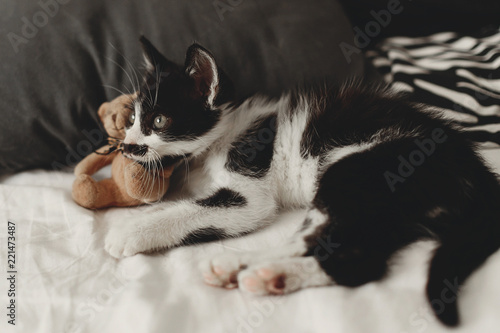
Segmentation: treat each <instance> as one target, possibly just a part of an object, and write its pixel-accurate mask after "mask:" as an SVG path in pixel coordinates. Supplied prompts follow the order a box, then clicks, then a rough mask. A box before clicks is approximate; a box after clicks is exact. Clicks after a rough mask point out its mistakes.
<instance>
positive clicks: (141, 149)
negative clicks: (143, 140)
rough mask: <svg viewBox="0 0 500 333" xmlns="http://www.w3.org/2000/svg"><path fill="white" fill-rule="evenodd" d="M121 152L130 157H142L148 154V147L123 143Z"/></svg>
mask: <svg viewBox="0 0 500 333" xmlns="http://www.w3.org/2000/svg"><path fill="white" fill-rule="evenodd" d="M123 151H124V152H126V153H129V154H132V155H137V156H144V155H146V153H147V152H148V146H146V145H136V144H127V143H124V144H123Z"/></svg>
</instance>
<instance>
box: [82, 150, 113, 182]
mask: <svg viewBox="0 0 500 333" xmlns="http://www.w3.org/2000/svg"><path fill="white" fill-rule="evenodd" d="M109 148H110V146H104V147H101V148H99V149H98V150H97V152H98V153H101V154H103V153H105V152H106V151H108V150H109ZM117 153H118V152H117V151H115V152H112V153H110V154H107V155H99V154H96V153H92V154H90V155H88V156H87V157H85V158H84V159H83V160H81V161H80V163H78V164H77V165H76V167H75V175H76V176H78V175H82V174H85V175H93V174H94V173H96V172H97V171H99V170H100V169H102V168H104V167H105V166H106V165H109V164H111V162H113V159H114V158H115V157H116V154H117Z"/></svg>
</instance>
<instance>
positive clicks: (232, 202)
mask: <svg viewBox="0 0 500 333" xmlns="http://www.w3.org/2000/svg"><path fill="white" fill-rule="evenodd" d="M196 203H197V204H198V205H200V206H204V207H239V206H244V205H246V204H247V200H246V199H245V197H243V196H242V195H240V194H239V193H237V192H234V191H232V190H230V189H228V188H222V189H220V190H218V191H217V192H216V193H215V194H214V195H212V196H210V197H208V198H206V199H202V200H198V201H197V202H196Z"/></svg>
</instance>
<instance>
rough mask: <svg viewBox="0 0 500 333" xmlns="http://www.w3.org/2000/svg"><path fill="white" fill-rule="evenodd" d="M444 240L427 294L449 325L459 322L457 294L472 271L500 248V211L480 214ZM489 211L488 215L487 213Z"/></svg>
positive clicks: (430, 274)
mask: <svg viewBox="0 0 500 333" xmlns="http://www.w3.org/2000/svg"><path fill="white" fill-rule="evenodd" d="M480 215H481V217H480V218H478V219H477V220H476V221H473V222H476V223H473V224H470V223H467V224H468V226H463V227H459V229H458V230H456V231H455V232H454V234H453V235H452V236H450V237H447V238H446V239H445V240H443V241H442V245H441V246H440V247H439V248H438V249H437V250H436V252H435V255H434V257H433V259H432V261H431V265H430V269H429V280H428V283H427V298H428V300H429V302H430V303H431V306H432V309H433V310H434V313H435V314H436V316H437V317H438V319H439V320H440V321H441V322H442V323H443V324H445V325H448V326H456V325H458V323H459V317H458V307H457V295H458V291H459V289H460V287H461V286H462V285H463V283H464V282H465V280H466V279H467V278H468V277H469V275H470V274H471V273H472V272H474V271H475V270H476V269H477V268H478V267H479V266H481V265H482V264H483V263H484V262H485V261H486V259H487V258H488V257H489V256H490V255H491V254H493V253H494V252H495V251H497V250H498V249H499V248H500V215H499V214H491V213H490V214H484V213H481V214H480ZM485 215H488V216H485Z"/></svg>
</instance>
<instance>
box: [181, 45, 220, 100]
mask: <svg viewBox="0 0 500 333" xmlns="http://www.w3.org/2000/svg"><path fill="white" fill-rule="evenodd" d="M185 70H186V74H187V75H188V76H189V77H190V78H191V79H192V80H193V84H194V87H193V88H194V91H193V93H194V97H195V98H198V99H201V100H203V101H204V102H206V103H207V104H208V105H209V106H212V105H213V103H214V101H215V98H216V97H217V93H218V91H219V72H218V69H217V64H216V63H215V59H214V57H213V56H212V54H211V53H210V52H209V51H207V50H206V49H205V48H203V47H202V46H200V45H198V44H193V45H191V46H190V47H189V49H188V50H187V54H186V63H185Z"/></svg>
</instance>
